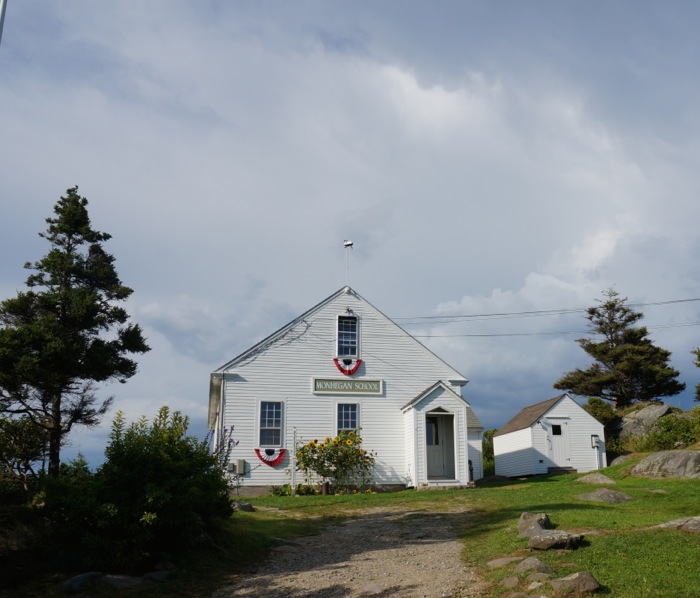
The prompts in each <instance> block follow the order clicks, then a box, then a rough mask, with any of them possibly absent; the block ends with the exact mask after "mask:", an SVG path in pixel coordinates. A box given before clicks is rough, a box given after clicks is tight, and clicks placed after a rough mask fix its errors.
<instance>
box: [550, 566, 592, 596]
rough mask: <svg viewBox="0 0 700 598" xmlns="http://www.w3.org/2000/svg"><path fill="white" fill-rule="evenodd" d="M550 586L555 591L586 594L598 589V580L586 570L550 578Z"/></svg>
mask: <svg viewBox="0 0 700 598" xmlns="http://www.w3.org/2000/svg"><path fill="white" fill-rule="evenodd" d="M551 583H552V588H553V589H554V591H555V592H557V593H567V594H576V595H577V596H579V595H581V594H587V593H589V592H595V591H596V590H599V589H600V584H599V583H598V580H597V579H596V578H595V577H593V576H592V575H591V574H590V573H589V572H588V571H581V572H579V573H573V574H572V575H567V576H566V577H561V578H559V579H553V580H552V582H551Z"/></svg>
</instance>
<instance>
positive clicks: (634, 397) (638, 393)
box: [554, 289, 685, 407]
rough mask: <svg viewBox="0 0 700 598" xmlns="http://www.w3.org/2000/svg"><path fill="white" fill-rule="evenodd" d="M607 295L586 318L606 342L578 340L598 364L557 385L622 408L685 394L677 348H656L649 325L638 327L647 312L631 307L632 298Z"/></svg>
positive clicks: (561, 388) (612, 292)
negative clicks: (674, 363) (675, 362)
mask: <svg viewBox="0 0 700 598" xmlns="http://www.w3.org/2000/svg"><path fill="white" fill-rule="evenodd" d="M603 295H604V297H605V299H604V300H603V301H599V304H600V305H598V306H596V307H590V308H588V310H587V311H588V315H587V316H586V317H587V319H588V320H589V321H590V330H591V332H592V333H594V334H596V335H599V337H600V338H601V340H599V341H595V340H591V339H589V338H582V339H579V340H578V341H576V342H577V343H578V344H579V345H580V346H581V348H582V349H583V350H584V351H585V352H586V353H588V354H589V355H590V356H591V357H592V358H593V359H594V360H595V361H594V363H593V364H592V365H591V366H590V367H589V368H588V369H586V370H581V369H576V370H574V371H573V372H569V373H568V374H566V375H564V377H563V378H561V379H560V380H559V381H557V382H556V383H555V384H554V388H558V389H560V390H565V391H568V392H571V393H573V394H577V395H583V396H589V397H600V398H604V399H608V400H610V401H615V402H616V404H617V406H618V407H624V406H627V405H630V404H631V403H634V402H635V401H652V400H654V399H658V398H659V397H668V396H673V395H677V394H678V393H680V392H682V391H683V390H684V389H685V384H683V383H681V382H678V380H677V377H678V374H679V373H678V371H677V370H675V369H673V368H672V367H670V366H669V363H668V362H669V359H670V357H671V352H670V351H666V350H665V349H661V348H659V347H656V346H654V344H653V343H652V342H651V340H650V339H649V338H648V332H647V329H646V327H644V326H635V324H636V323H637V322H638V321H639V320H641V319H642V318H643V317H644V315H643V314H642V313H640V312H637V311H634V310H632V309H631V308H630V307H629V306H627V304H626V302H627V298H626V297H620V296H619V294H618V293H617V292H616V291H615V290H614V289H608V290H607V291H604V292H603Z"/></svg>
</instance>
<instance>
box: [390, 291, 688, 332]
mask: <svg viewBox="0 0 700 598" xmlns="http://www.w3.org/2000/svg"><path fill="white" fill-rule="evenodd" d="M694 301H700V297H697V298H693V299H672V300H669V301H654V302H650V303H628V304H626V305H627V306H628V307H635V308H636V307H651V306H657V305H672V304H677V303H690V302H694ZM589 309H590V308H589V307H579V308H570V309H542V310H530V311H513V312H495V313H481V314H455V315H438V316H409V317H397V318H392V319H393V320H395V321H398V320H402V321H404V323H403V324H402V325H403V326H414V325H415V326H417V325H419V324H423V323H428V322H432V323H436V324H448V323H451V322H455V321H479V320H497V319H506V318H531V317H541V316H559V315H567V314H574V313H586V312H588V310H589Z"/></svg>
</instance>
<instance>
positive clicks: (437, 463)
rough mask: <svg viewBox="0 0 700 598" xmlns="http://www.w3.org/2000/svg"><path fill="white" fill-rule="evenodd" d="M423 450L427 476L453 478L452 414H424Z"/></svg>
mask: <svg viewBox="0 0 700 598" xmlns="http://www.w3.org/2000/svg"><path fill="white" fill-rule="evenodd" d="M425 452H426V457H427V460H428V478H429V479H430V478H433V479H439V478H443V479H444V478H449V479H452V478H454V475H455V468H454V430H453V415H452V414H447V413H446V414H445V415H441V414H440V415H436V414H429V415H426V416H425Z"/></svg>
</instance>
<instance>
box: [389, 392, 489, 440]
mask: <svg viewBox="0 0 700 598" xmlns="http://www.w3.org/2000/svg"><path fill="white" fill-rule="evenodd" d="M436 388H442V389H443V390H445V392H447V393H449V394H450V395H452V396H453V397H454V398H455V399H458V400H460V401H462V402H464V403H465V404H466V406H467V428H473V429H477V430H483V429H484V426H482V425H481V422H480V421H479V418H478V417H477V416H476V413H474V411H473V410H472V406H471V405H470V404H469V402H468V401H467V400H466V399H465V398H464V397H463V396H462V395H460V394H457V393H456V392H455V391H454V390H452V389H451V388H450V387H449V386H447V384H445V383H444V382H443V381H442V380H438V381H437V382H436V383H435V384H431V385H430V386H429V387H428V388H426V389H425V390H424V391H422V392H420V393H418V394H417V395H416V396H415V398H413V399H411V400H410V401H409V402H408V403H406V404H405V405H404V406H403V407H401V411H403V412H404V413H405V412H406V411H408V410H409V409H411V408H413V407H414V406H415V405H417V404H418V403H419V402H420V401H422V400H423V399H424V398H425V397H427V396H428V395H429V394H430V393H431V392H433V391H434V390H435V389H436Z"/></svg>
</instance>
